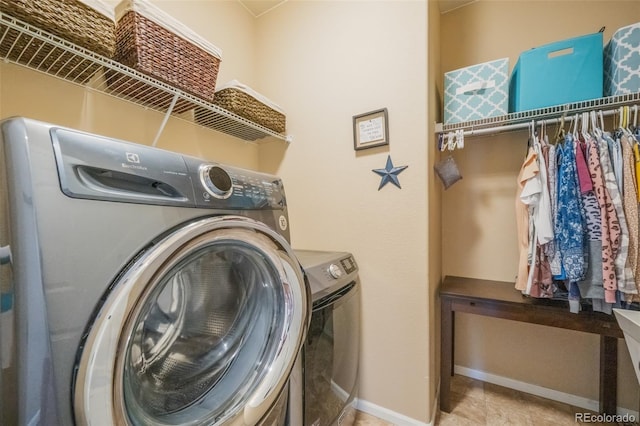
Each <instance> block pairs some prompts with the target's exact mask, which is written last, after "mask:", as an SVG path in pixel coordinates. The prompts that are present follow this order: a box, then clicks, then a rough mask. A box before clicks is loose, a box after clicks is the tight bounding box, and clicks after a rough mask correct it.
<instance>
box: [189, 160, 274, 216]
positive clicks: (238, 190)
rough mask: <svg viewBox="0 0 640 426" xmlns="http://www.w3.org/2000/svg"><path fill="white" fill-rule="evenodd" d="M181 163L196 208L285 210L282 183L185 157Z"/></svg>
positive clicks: (242, 170)
mask: <svg viewBox="0 0 640 426" xmlns="http://www.w3.org/2000/svg"><path fill="white" fill-rule="evenodd" d="M184 160H185V163H186V165H187V169H188V170H189V173H190V175H191V179H192V181H193V189H194V198H195V203H196V206H197V207H204V208H224V209H239V210H245V209H251V210H262V209H265V210H283V209H284V208H285V207H286V199H285V195H284V188H283V185H282V180H280V179H279V178H278V177H276V176H273V175H269V174H266V173H259V172H254V171H251V170H246V169H240V168H237V167H233V166H227V165H221V164H216V163H209V162H203V161H202V160H200V159H197V158H192V157H187V156H184Z"/></svg>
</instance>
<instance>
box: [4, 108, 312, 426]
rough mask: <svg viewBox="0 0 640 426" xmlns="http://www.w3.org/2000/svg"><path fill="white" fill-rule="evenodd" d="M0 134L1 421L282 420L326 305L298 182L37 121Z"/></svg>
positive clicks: (11, 123)
mask: <svg viewBox="0 0 640 426" xmlns="http://www.w3.org/2000/svg"><path fill="white" fill-rule="evenodd" d="M0 134H1V143H0V164H1V167H2V171H1V172H0V173H1V175H2V177H1V178H0V210H1V213H2V214H1V216H0V221H1V222H2V223H1V225H0V247H1V248H0V264H1V266H0V279H1V280H2V281H1V282H0V293H1V294H0V300H1V304H0V307H1V312H0V363H1V367H2V368H1V370H0V390H1V398H0V424H2V425H16V424H18V425H72V424H77V425H107V426H110V425H214V424H215V425H218V424H224V425H231V424H233V425H256V424H262V425H282V424H284V423H285V419H284V417H285V416H286V411H287V410H286V406H287V399H288V398H287V395H288V394H287V388H288V381H289V375H290V371H291V370H292V368H293V364H294V361H295V358H296V356H297V354H298V353H299V350H300V348H301V345H302V343H303V340H304V337H305V333H306V330H307V327H308V321H309V317H310V299H309V294H308V293H309V289H308V286H307V284H306V282H305V277H304V274H303V271H302V269H301V268H300V265H299V263H298V261H297V259H296V258H295V255H294V253H293V251H292V249H291V248H290V245H289V228H288V220H287V203H286V198H285V194H284V190H283V185H282V181H281V180H280V179H279V178H277V177H275V176H271V175H267V174H261V173H256V172H252V171H247V170H242V169H239V168H236V167H230V166H225V165H220V164H216V163H213V162H209V161H204V160H200V159H196V158H192V157H188V156H184V155H180V154H177V153H173V152H168V151H163V150H160V149H156V148H151V147H147V146H143V145H138V144H133V143H127V142H123V141H118V140H114V139H109V138H105V137H100V136H96V135H91V134H87V133H83V132H79V131H75V130H72V129H68V128H63V127H58V126H54V125H49V124H45V123H41V122H36V121H33V120H29V119H24V118H14V119H9V120H6V121H4V122H2V124H1V126H0Z"/></svg>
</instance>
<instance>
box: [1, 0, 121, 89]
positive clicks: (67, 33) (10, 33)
mask: <svg viewBox="0 0 640 426" xmlns="http://www.w3.org/2000/svg"><path fill="white" fill-rule="evenodd" d="M0 12H2V13H3V14H5V15H8V16H11V17H13V18H16V19H18V20H20V21H22V22H24V23H26V24H29V25H31V26H33V27H35V28H37V29H39V30H42V31H44V32H46V33H49V34H51V35H53V36H55V37H58V38H60V39H62V40H64V41H68V42H70V43H72V44H74V45H76V46H79V47H81V48H83V49H86V50H89V51H91V52H94V53H97V54H99V55H102V56H106V57H108V58H112V57H113V54H114V51H115V24H114V20H113V10H112V9H110V8H109V7H108V6H107V5H106V4H105V3H103V2H101V1H100V0H82V1H80V0H38V1H33V0H0ZM0 31H2V34H4V38H3V42H2V45H1V46H0V54H1V55H2V56H3V57H5V58H7V59H9V60H11V61H15V62H18V63H21V64H27V65H30V66H32V67H34V68H37V69H41V70H44V71H47V72H48V73H50V74H55V75H57V76H59V77H63V78H66V79H70V80H74V81H84V80H87V79H88V78H90V77H91V76H92V75H93V74H94V73H95V72H96V71H98V70H99V69H100V67H99V66H98V65H95V64H92V63H91V61H88V60H84V59H82V58H80V57H77V56H74V55H72V54H71V53H66V52H65V53H62V51H61V50H60V49H55V48H53V47H52V45H50V44H47V43H44V42H43V41H41V40H39V39H36V38H32V39H30V38H29V37H25V36H21V35H20V33H19V32H18V31H17V30H14V29H9V27H8V26H6V25H2V24H0Z"/></svg>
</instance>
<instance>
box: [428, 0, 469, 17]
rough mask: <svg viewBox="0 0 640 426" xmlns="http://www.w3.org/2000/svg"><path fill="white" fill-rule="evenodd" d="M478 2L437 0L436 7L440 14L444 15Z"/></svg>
mask: <svg viewBox="0 0 640 426" xmlns="http://www.w3.org/2000/svg"><path fill="white" fill-rule="evenodd" d="M477 1H479V0H438V7H439V8H440V14H441V15H444V14H445V13H448V12H453V11H454V10H456V9H460V8H461V7H465V6H468V5H470V4H471V3H475V2H477Z"/></svg>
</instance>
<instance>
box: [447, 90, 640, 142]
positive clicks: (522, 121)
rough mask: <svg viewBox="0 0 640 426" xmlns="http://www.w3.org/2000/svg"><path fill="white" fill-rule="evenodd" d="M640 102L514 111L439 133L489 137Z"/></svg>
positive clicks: (634, 97) (619, 99) (629, 99)
mask: <svg viewBox="0 0 640 426" xmlns="http://www.w3.org/2000/svg"><path fill="white" fill-rule="evenodd" d="M636 103H640V93H632V94H628V95H619V96H610V97H606V98H599V99H592V100H588V101H581V102H574V103H570V104H565V105H557V106H552V107H547V108H540V109H535V110H530V111H522V112H514V113H510V114H507V115H502V116H499V117H491V118H485V119H482V120H475V121H467V122H464V123H454V124H442V123H437V124H436V134H439V135H445V134H448V133H449V132H456V131H463V132H464V136H465V137H466V136H488V135H494V134H498V133H504V132H512V131H516V130H521V129H527V128H528V127H529V126H530V125H531V121H535V123H536V124H543V123H544V124H555V123H560V120H561V117H563V116H564V117H565V121H566V122H569V121H571V120H573V118H574V116H575V114H579V113H583V112H588V111H593V110H596V111H602V113H603V115H604V116H609V115H613V114H616V113H617V112H618V109H617V108H619V107H621V106H629V105H632V104H636Z"/></svg>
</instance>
